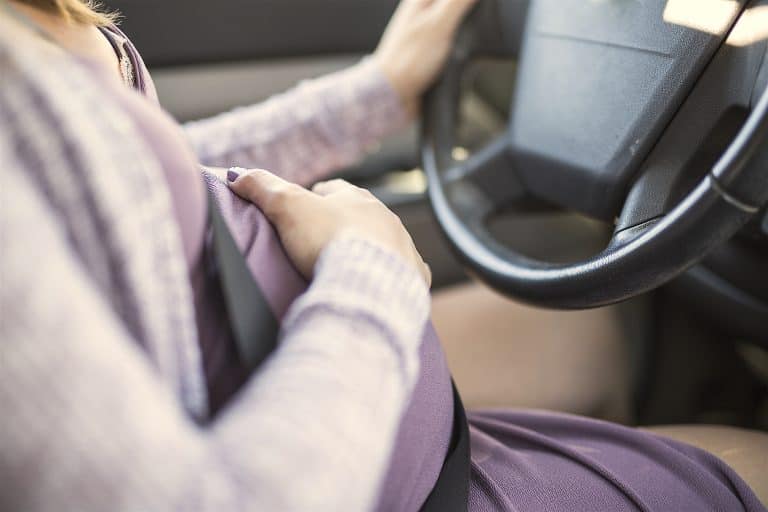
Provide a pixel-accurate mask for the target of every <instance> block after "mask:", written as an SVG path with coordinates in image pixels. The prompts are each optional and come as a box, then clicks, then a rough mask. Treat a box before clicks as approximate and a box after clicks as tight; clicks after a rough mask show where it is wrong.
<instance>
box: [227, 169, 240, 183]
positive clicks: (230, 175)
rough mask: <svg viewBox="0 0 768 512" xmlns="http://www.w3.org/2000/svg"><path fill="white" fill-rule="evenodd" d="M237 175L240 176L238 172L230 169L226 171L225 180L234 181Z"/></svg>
mask: <svg viewBox="0 0 768 512" xmlns="http://www.w3.org/2000/svg"><path fill="white" fill-rule="evenodd" d="M239 177H240V173H238V172H237V171H233V170H232V169H230V170H228V171H227V181H229V182H230V183H232V182H234V181H236V180H237V178H239Z"/></svg>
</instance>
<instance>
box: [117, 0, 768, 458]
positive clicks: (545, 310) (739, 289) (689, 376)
mask: <svg viewBox="0 0 768 512" xmlns="http://www.w3.org/2000/svg"><path fill="white" fill-rule="evenodd" d="M397 3H398V2H397V0H323V1H320V0H249V1H245V0H219V1H217V2H209V1H204V0H184V1H181V0H164V1H162V2H157V1H153V0H109V1H106V2H105V4H106V5H107V6H108V7H110V8H114V9H116V10H118V11H120V12H121V13H122V14H123V18H124V21H122V23H121V29H122V30H123V31H124V32H126V34H128V36H129V37H130V38H131V39H132V40H133V41H134V43H135V44H136V46H137V47H138V48H139V49H140V51H141V52H142V54H143V57H144V59H145V60H146V63H147V65H148V67H149V68H150V71H151V72H152V75H153V77H154V80H155V82H156V85H157V88H158V93H159V96H160V100H161V103H162V104H163V106H164V107H165V108H166V109H167V110H168V111H170V112H171V113H172V114H173V115H174V116H175V117H176V118H177V119H178V120H179V121H188V120H194V119H199V118H202V117H205V116H209V115H213V114H216V113H219V112H223V111H226V110H229V109H232V108H236V107H237V106H240V105H249V104H252V103H257V102H259V101H263V100H265V99H267V98H268V97H270V96H272V95H274V94H279V93H280V92H282V91H284V90H286V89H288V88H290V87H291V86H293V85H295V84H297V83H298V82H300V81H302V80H305V79H311V78H313V77H317V76H320V75H323V74H326V73H330V72H333V71H336V70H339V69H342V68H344V67H346V66H349V65H351V64H353V63H355V62H357V61H358V60H359V59H361V58H364V56H365V55H366V54H368V53H370V52H371V51H372V50H373V49H374V48H375V45H376V43H377V41H378V40H379V38H380V35H381V33H382V31H383V29H384V27H385V25H386V23H387V21H388V20H389V18H390V16H391V15H392V12H393V11H394V9H395V7H396V6H397ZM171 29H172V30H173V37H170V34H169V31H170V30H171ZM766 91H768V0H693V1H689V0H659V1H650V2H642V1H637V0H588V1H587V0H482V1H480V2H479V3H478V6H477V8H476V9H475V10H474V11H473V13H472V15H471V16H470V18H469V19H468V20H467V21H466V22H465V23H464V25H463V26H462V28H461V31H460V33H459V34H458V37H457V41H456V44H455V48H454V51H453V53H452V55H451V57H450V59H449V62H448V65H447V67H446V69H445V71H444V72H443V74H442V77H441V79H440V81H439V82H438V83H437V84H435V86H434V87H433V89H432V90H431V91H430V93H429V95H428V96H427V97H426V98H425V99H424V101H423V105H422V113H421V117H420V119H418V120H416V121H415V122H414V123H413V124H412V126H410V127H408V128H407V129H405V130H403V131H401V132H400V133H397V134H395V135H394V136H392V137H391V138H389V139H388V140H386V141H384V142H383V143H382V144H380V145H376V146H375V147H371V148H369V150H368V154H367V155H366V157H365V158H364V159H363V161H361V162H360V163H359V164H357V165H355V166H354V167H352V168H349V169H344V170H341V171H340V172H339V176H340V177H343V178H345V179H347V180H349V181H351V182H353V183H355V184H357V185H360V186H363V187H366V188H369V189H370V190H371V191H373V192H374V194H375V195H376V196H377V197H379V198H380V199H381V200H382V201H384V202H385V203H386V204H387V205H388V206H389V207H390V208H391V209H392V210H394V211H395V212H396V213H397V214H398V215H399V216H400V217H401V219H402V220H403V222H404V224H405V225H406V226H407V228H408V229H409V231H410V233H411V234H412V236H413V238H414V240H415V242H416V245H417V247H418V248H419V250H420V252H421V253H422V255H423V257H424V259H425V261H426V262H428V263H429V265H430V267H431V270H432V273H433V294H434V297H435V306H434V321H435V323H436V325H437V328H438V331H439V332H440V334H441V336H442V338H443V341H444V344H445V347H446V352H447V355H448V359H449V361H450V364H451V367H452V371H453V373H454V376H455V379H456V382H457V385H458V387H459V389H460V390H461V392H462V394H463V396H464V399H465V404H466V405H467V407H468V408H473V407H482V406H490V407H543V408H551V409H559V410H565V411H567V412H574V413H579V414H587V415H591V416H595V417H599V418H604V419H610V420H614V421H619V422H622V423H626V424H630V425H638V426H651V425H669V424H714V425H728V426H737V427H742V428H746V429H750V430H754V431H762V432H766V433H768V138H767V137H766V134H768V114H767V112H768V92H766ZM471 283H481V284H471ZM457 290H464V291H466V290H471V292H470V293H471V294H472V295H467V294H466V293H462V294H459V293H457ZM468 297H471V298H472V300H471V301H468ZM545 338H546V339H545ZM595 396H597V397H598V398H594V397H595ZM590 397H591V398H590ZM574 404H575V405H574ZM766 439H768V437H766V436H762V437H760V436H758V437H756V438H755V442H756V443H766V442H768V441H766ZM767 464H768V463H767Z"/></svg>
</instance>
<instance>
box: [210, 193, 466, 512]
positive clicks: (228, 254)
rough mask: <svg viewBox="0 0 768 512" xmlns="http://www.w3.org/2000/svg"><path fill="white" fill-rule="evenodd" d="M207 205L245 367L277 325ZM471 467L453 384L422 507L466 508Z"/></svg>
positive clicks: (438, 510)
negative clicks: (434, 474) (435, 469)
mask: <svg viewBox="0 0 768 512" xmlns="http://www.w3.org/2000/svg"><path fill="white" fill-rule="evenodd" d="M208 210H209V212H210V213H209V215H210V218H211V229H212V235H213V239H212V246H211V250H212V255H213V257H214V261H215V262H216V265H217V271H218V274H219V280H220V282H221V289H222V293H223V295H224V301H225V303H226V306H227V314H228V316H229V321H230V324H231V326H232V333H233V335H234V338H235V343H236V344H237V347H238V351H239V353H240V356H241V357H242V359H243V362H244V363H245V364H247V365H248V367H249V368H256V367H257V366H259V364H261V363H262V362H263V361H264V359H266V358H267V356H268V355H269V354H270V353H271V352H272V351H273V350H274V349H275V347H276V346H277V336H278V330H279V325H278V323H277V320H276V319H275V316H274V314H273V313H272V310H271V309H270V307H269V304H268V303H267V301H266V299H265V298H264V294H263V293H262V292H261V289H260V288H259V285H258V283H257V282H256V280H255V279H254V278H253V274H251V272H250V270H249V269H248V266H247V264H246V262H245V258H244V257H243V255H242V253H241V252H240V249H239V248H238V247H237V244H236V243H235V240H234V238H233V237H232V233H231V232H230V231H229V228H228V226H227V224H226V222H225V221H224V218H223V217H222V216H221V212H220V211H219V206H218V204H217V203H216V201H215V200H214V199H213V197H212V196H210V195H209V205H208ZM469 470H470V460H469V426H468V424H467V416H466V413H465V412H464V406H463V404H462V403H461V397H459V393H458V391H457V390H456V386H455V385H454V386H453V432H452V434H451V443H450V447H449V449H448V455H447V456H446V458H445V462H444V463H443V468H442V470H441V471H440V475H439V476H438V479H437V483H436V484H435V487H434V488H433V489H432V492H431V493H430V495H429V497H428V498H427V500H426V502H425V503H424V506H423V507H422V509H421V510H422V512H466V510H467V502H468V497H469Z"/></svg>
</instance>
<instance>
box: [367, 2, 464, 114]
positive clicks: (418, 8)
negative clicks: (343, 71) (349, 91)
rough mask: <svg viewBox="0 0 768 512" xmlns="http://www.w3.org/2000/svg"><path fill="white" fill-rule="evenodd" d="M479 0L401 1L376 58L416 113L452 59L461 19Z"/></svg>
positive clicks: (407, 106) (405, 102)
mask: <svg viewBox="0 0 768 512" xmlns="http://www.w3.org/2000/svg"><path fill="white" fill-rule="evenodd" d="M476 2H477V0H401V2H400V6H399V7H398V8H397V11H396V12H395V14H394V16H393V17H392V20H391V21H390V22H389V26H388V27H387V30H386V32H385V33H384V37H382V39H381V42H380V43H379V47H378V48H377V49H376V52H375V53H374V59H375V60H376V61H377V62H378V63H379V65H380V66H381V69H382V71H383V72H384V74H385V75H386V76H387V78H388V79H389V80H390V82H391V83H392V86H393V87H394V88H395V90H397V92H398V93H399V94H400V97H401V98H402V99H403V103H404V104H405V106H406V108H409V109H413V110H415V108H416V106H417V105H418V103H419V99H420V97H421V95H422V94H423V93H424V92H425V91H426V90H427V88H428V87H429V86H430V85H431V84H432V82H434V80H435V78H437V75H438V73H440V70H441V69H442V68H443V65H444V64H445V61H446V59H447V57H448V52H449V51H450V49H451V45H452V44H453V39H454V35H455V34H456V29H457V28H458V26H459V24H460V23H461V20H462V19H464V16H465V15H466V14H467V12H468V11H469V9H470V8H471V7H472V6H473V5H474V4H475V3H476Z"/></svg>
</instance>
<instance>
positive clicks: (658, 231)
mask: <svg viewBox="0 0 768 512" xmlns="http://www.w3.org/2000/svg"><path fill="white" fill-rule="evenodd" d="M486 4H487V2H486ZM481 5H482V4H481ZM480 17H483V18H485V19H488V14H487V11H486V12H485V13H482V11H480V12H476V13H475V14H474V16H473V17H471V18H470V19H469V20H468V21H467V22H466V23H465V24H464V26H463V27H462V28H461V30H460V33H459V35H458V38H457V43H456V46H455V48H454V51H453V53H452V55H451V57H450V59H449V62H448V64H447V66H446V69H445V71H444V73H443V75H442V77H441V78H440V80H439V81H438V83H437V84H436V85H435V87H434V88H433V89H432V90H431V91H430V92H429V94H428V95H427V97H426V98H425V103H424V115H423V119H422V144H421V156H422V163H423V168H424V170H425V173H426V176H427V180H428V195H429V199H430V202H431V205H432V209H433V212H434V214H435V217H436V219H437V221H438V224H439V226H440V228H441V230H442V232H443V234H444V235H445V237H446V238H447V240H448V242H449V244H450V245H451V247H452V248H453V249H454V251H455V252H456V253H457V255H458V256H459V258H460V259H461V260H462V262H463V263H464V264H465V265H466V266H467V267H468V268H469V270H470V272H471V273H473V274H475V275H476V276H477V277H478V278H480V279H481V280H482V281H484V282H486V283H487V284H488V285H490V286H491V287H493V288H495V289H497V290H499V291H501V292H502V293H505V294H507V295H511V296H513V297H515V298H517V299H519V300H522V301H525V302H528V303H532V304H535V305H539V306H544V307H550V308H559V309H584V308H591V307H598V306H604V305H608V304H612V303H616V302H620V301H623V300H626V299H629V298H631V297H633V296H636V295H638V294H641V293H644V292H647V291H649V290H652V289H654V288H656V287H658V286H660V285H662V284H664V283H666V282H667V281H669V280H670V279H672V278H674V277H675V276H677V275H679V274H680V273H682V272H684V271H685V270H686V269H688V268H690V267H691V266H692V265H694V264H695V263H697V262H698V261H699V260H700V259H702V258H703V257H704V256H705V255H706V254H707V253H708V252H709V251H710V250H712V249H713V248H715V247H716V246H718V245H719V244H721V243H723V242H725V241H726V240H727V239H729V238H730V237H731V236H733V235H734V234H735V233H736V232H737V231H738V230H739V229H740V228H741V227H742V226H743V225H744V224H745V223H747V222H748V221H749V220H750V218H751V217H752V216H753V215H754V214H755V213H756V212H757V211H758V209H759V206H761V205H762V204H764V202H765V201H766V200H768V177H766V176H765V173H764V172H761V169H760V168H759V166H754V165H750V163H751V162H752V161H753V158H754V157H755V155H756V154H757V153H758V152H760V153H761V156H762V155H764V154H766V153H768V151H766V146H768V144H764V141H766V139H768V88H766V90H765V91H764V92H763V93H762V95H761V96H760V99H759V100H758V102H757V104H756V105H755V107H754V108H753V110H752V112H751V113H750V114H749V117H748V118H747V120H746V122H745V123H744V124H743V126H742V128H741V130H740V131H739V132H738V135H737V136H736V138H735V139H734V140H733V141H732V142H731V144H730V146H729V147H728V149H727V150H726V151H725V152H724V153H723V154H722V156H721V157H720V159H719V160H718V161H717V164H716V165H715V166H714V167H713V168H712V169H711V170H710V172H709V173H707V175H706V176H705V177H704V178H703V179H702V180H701V181H700V182H699V183H698V185H697V186H696V187H695V188H694V189H693V190H692V191H691V192H689V193H688V195H687V196H686V197H685V198H684V199H683V200H682V201H680V202H679V204H677V206H675V207H674V208H673V209H672V210H671V211H670V212H669V213H668V214H666V215H665V216H664V217H661V218H655V219H652V220H649V221H648V222H645V223H643V224H640V225H636V226H633V227H632V228H630V229H625V230H622V231H619V232H617V233H615V234H614V236H613V238H612V240H611V242H610V243H609V244H608V246H607V247H606V248H605V250H603V251H602V252H601V253H599V254H597V255H595V256H594V257H592V258H589V259H587V260H584V261H579V262H576V263H568V264H556V263H549V262H544V261H540V260H535V259H532V258H529V257H527V256H524V255H522V254H520V253H518V252H516V251H514V250H512V249H509V248H507V247H503V246H502V245H501V244H499V243H498V242H497V241H496V240H494V239H493V237H492V236H491V235H490V234H489V232H488V230H487V229H485V227H484V225H483V217H484V215H485V214H487V213H488V211H489V210H490V209H489V208H483V207H482V206H481V207H478V205H477V204H475V205H474V206H472V205H470V206H469V207H467V206H466V205H465V206H463V207H462V205H461V204H460V203H461V202H462V201H461V199H459V201H458V203H459V205H458V206H456V205H454V204H452V201H451V200H449V196H453V197H459V198H460V197H462V196H464V197H465V199H466V197H472V195H473V192H469V193H466V190H464V191H463V192H462V187H463V185H462V182H461V180H457V179H456V177H457V176H459V177H460V176H461V175H462V174H466V173H463V172H462V171H461V168H462V164H459V163H457V162H454V161H453V160H452V157H451V149H452V147H453V144H452V134H453V132H454V131H455V126H456V110H457V105H458V100H459V97H460V80H461V76H462V72H463V69H464V67H465V65H466V64H467V62H469V61H470V60H471V59H472V58H473V55H474V53H475V52H476V51H477V46H478V31H480V32H481V33H482V35H481V36H480V37H482V38H483V39H488V36H487V32H488V31H487V30H484V31H483V30H480V29H479V28H478V27H480V26H481V24H482V21H478V19H479V18H480ZM494 19H496V20H498V19H503V17H494ZM502 28H503V27H502ZM504 37H507V40H506V41H504ZM499 39H500V40H502V41H503V44H505V45H506V48H505V50H507V51H508V50H509V49H510V48H512V49H513V50H516V48H515V43H514V42H512V43H510V40H509V37H508V35H506V36H503V37H501V38H499ZM481 44H487V43H485V42H483V43H481ZM508 137H509V133H508V132H505V134H504V135H502V136H501V137H500V138H499V139H498V140H496V141H494V142H493V143H491V144H490V145H489V146H488V147H487V148H486V149H485V150H482V151H481V152H480V153H479V154H478V156H477V157H476V158H474V160H472V159H470V160H472V163H471V164H470V167H471V166H475V167H477V169H475V171H477V170H478V169H480V170H487V169H490V171H489V172H488V173H487V174H489V175H490V177H491V180H490V183H491V184H492V185H491V187H489V189H490V190H493V189H497V190H498V189H499V188H505V190H503V194H507V195H509V194H510V193H512V194H514V193H515V191H514V190H512V191H510V190H509V189H515V187H519V186H520V184H519V183H515V179H514V174H513V173H511V172H509V160H508V158H507V153H508V151H509V141H508ZM761 160H762V157H761ZM504 171H507V176H506V177H504V179H499V178H498V177H499V176H500V175H501V174H503V173H504ZM464 188H466V187H464ZM470 188H472V187H470ZM456 190H458V193H456ZM474 194H475V195H477V193H476V192H474ZM503 194H502V195H503ZM481 196H482V194H481ZM743 197H748V198H750V199H749V200H744V199H741V198H743ZM470 202H471V201H470Z"/></svg>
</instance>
